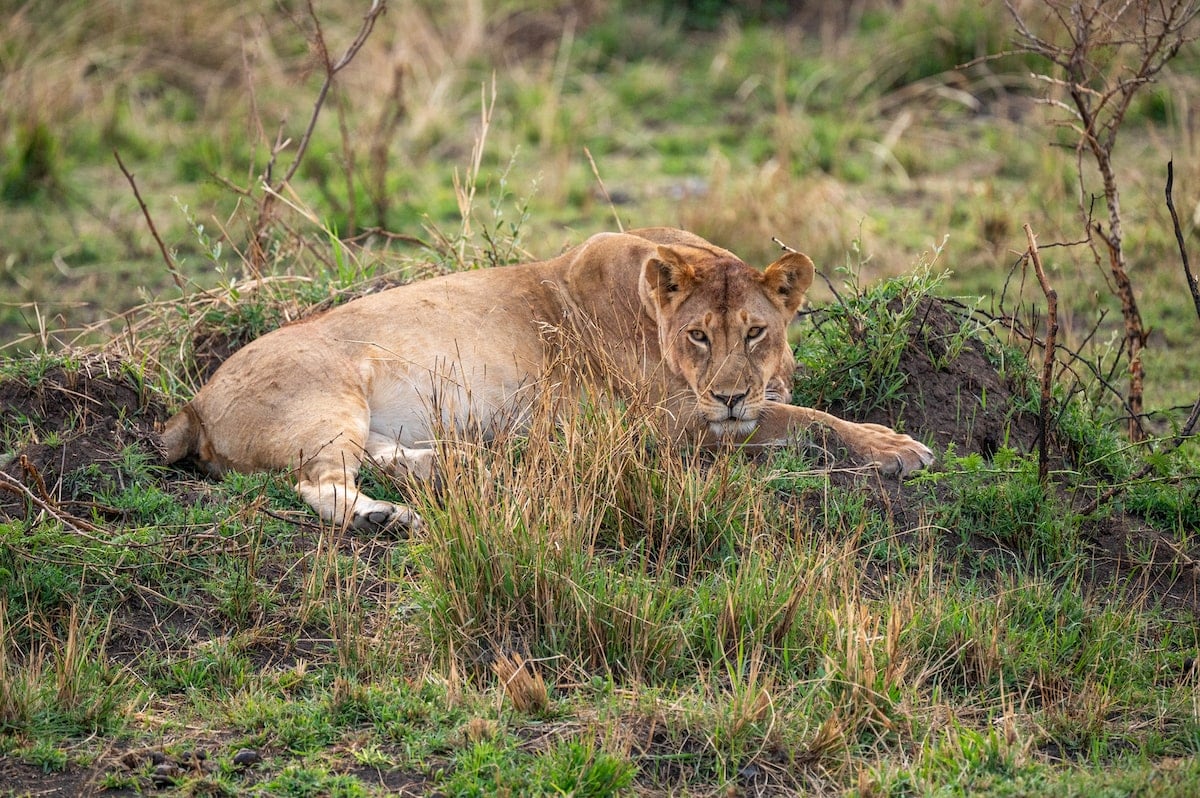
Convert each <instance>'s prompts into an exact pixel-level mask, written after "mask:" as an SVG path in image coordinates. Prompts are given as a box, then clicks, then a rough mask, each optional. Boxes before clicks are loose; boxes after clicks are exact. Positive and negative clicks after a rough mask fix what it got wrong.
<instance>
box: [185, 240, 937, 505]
mask: <svg viewBox="0 0 1200 798" xmlns="http://www.w3.org/2000/svg"><path fill="white" fill-rule="evenodd" d="M812 280H813V264H812V261H811V260H809V259H808V257H807V256H805V255H801V254H799V253H788V254H785V255H784V256H783V257H781V258H780V259H779V260H777V261H775V262H774V263H772V264H771V265H770V266H768V267H767V268H766V269H765V270H764V271H762V272H758V271H756V270H754V269H751V268H750V267H749V266H747V265H746V264H745V263H743V262H742V261H740V260H739V259H738V258H737V257H736V256H734V255H733V254H732V253H730V252H728V251H726V250H724V249H721V248H720V247H716V246H714V245H712V244H710V243H709V242H707V241H705V240H704V239H702V238H700V237H699V236H696V235H693V234H691V233H687V232H684V231H682V230H673V229H669V228H652V229H645V230H635V231H633V232H630V233H620V234H617V233H601V234H599V235H595V236H592V237H591V238H589V239H588V240H587V241H585V242H584V243H583V244H581V245H579V246H577V247H575V248H573V249H570V250H568V251H566V252H564V253H563V254H562V255H559V256H558V257H556V258H552V259H550V260H546V261H541V262H537V263H528V264H524V265H521V266H510V267H504V268H495V269H485V270H481V271H471V272H462V273H458V274H451V275H447V276H444V277H437V278H434V279H430V280H425V281H421V282H417V283H413V284H411V285H406V286H402V287H398V288H393V289H390V290H387V291H382V292H380V293H377V294H372V295H368V296H364V297H361V298H359V299H355V300H353V301H351V302H348V303H346V304H345V305H342V306H340V307H337V308H334V309H332V310H329V311H327V312H325V313H322V314H320V315H317V316H314V317H313V318H310V319H306V320H304V321H300V322H298V323H295V324H291V325H288V326H285V327H282V328H280V329H278V330H275V331H274V332H271V333H269V334H267V335H264V336H263V337H261V338H259V339H258V340H256V341H254V342H252V343H250V344H248V345H246V346H245V347H244V348H242V349H241V350H239V351H238V352H236V353H235V354H234V355H232V356H231V357H230V358H229V359H228V360H227V361H226V362H225V363H224V364H223V365H222V366H221V368H220V369H218V370H217V372H216V374H214V375H213V377H212V379H211V380H210V381H209V382H208V383H207V384H206V385H205V386H204V387H203V388H202V389H201V390H200V391H199V392H198V393H197V394H196V397H195V398H194V399H193V400H192V401H191V402H190V403H188V405H187V406H185V407H184V408H183V410H182V411H181V412H179V413H178V414H177V415H175V416H174V417H172V418H171V419H170V421H168V422H167V425H166V428H165V430H164V432H163V444H164V446H165V449H166V460H167V462H175V461H177V460H180V459H182V458H184V457H186V456H188V455H195V456H196V457H197V458H198V459H199V461H200V463H201V464H202V465H203V466H204V467H205V468H206V469H207V470H208V471H209V472H210V473H212V474H215V475H219V474H220V473H222V472H224V471H226V470H230V469H232V470H235V471H257V470H265V469H280V468H289V467H290V468H295V469H296V473H297V474H298V476H299V482H298V484H297V486H296V488H297V490H298V491H299V493H300V495H301V496H303V497H304V499H305V501H307V502H308V503H309V504H310V505H312V507H313V508H314V509H315V510H316V511H317V513H319V514H320V516H321V518H322V519H324V520H326V521H332V522H334V523H337V524H345V525H348V526H350V527H353V528H367V527H383V526H389V525H398V526H403V527H413V526H415V525H417V524H419V523H420V519H419V518H418V516H417V514H416V513H415V512H413V511H412V510H411V509H410V508H408V507H404V506H402V505H396V504H393V503H391V502H386V501H379V500H376V499H372V498H370V497H369V496H366V495H365V494H363V493H361V492H359V491H358V490H357V488H356V486H355V480H356V477H357V474H358V471H359V467H360V466H361V465H362V464H363V463H364V461H367V460H370V461H373V462H375V463H376V464H378V465H379V466H380V467H382V468H384V469H387V470H389V471H391V472H393V473H398V474H409V475H415V476H417V477H429V476H430V475H431V474H432V472H433V471H434V465H435V464H434V451H433V449H432V448H431V444H432V441H433V440H434V438H435V436H436V434H437V432H438V430H445V429H447V428H450V429H454V430H458V431H469V432H473V433H478V434H480V435H481V436H482V437H483V438H485V439H486V438H488V437H490V436H493V435H495V434H497V433H498V432H499V431H500V430H501V429H502V428H506V427H508V428H511V427H517V428H520V426H521V424H522V423H523V422H524V421H527V420H528V418H529V413H530V411H531V408H532V407H533V406H534V403H535V401H536V400H537V399H538V398H539V397H538V396H537V394H536V392H537V391H544V390H551V391H556V392H562V393H564V394H565V395H566V396H567V398H570V396H571V395H574V396H575V399H576V401H577V400H578V398H579V397H580V396H581V395H582V393H583V392H584V391H586V390H587V389H588V387H591V386H590V383H589V384H588V385H585V384H584V380H582V379H581V378H580V377H579V376H578V375H580V374H586V373H591V374H593V375H599V376H600V378H601V379H602V381H603V389H604V390H605V391H607V392H609V393H611V394H613V395H614V396H615V397H617V398H618V399H624V400H632V399H634V398H635V397H636V398H638V399H639V400H645V399H646V398H647V397H648V398H649V400H650V401H652V402H654V403H655V407H656V408H658V409H657V410H656V413H657V415H658V416H660V417H661V421H662V425H661V426H662V428H663V430H664V431H665V432H666V433H667V434H668V435H670V436H673V437H674V438H676V439H690V440H691V441H693V442H695V443H698V444H700V445H713V444H721V443H732V444H757V445H764V444H766V445H782V444H786V443H788V442H789V441H793V440H795V439H796V438H797V437H798V436H803V435H811V434H812V433H813V432H815V431H817V430H821V431H822V432H824V433H831V434H832V435H833V436H834V437H835V438H836V439H840V441H841V442H842V443H843V444H844V445H845V446H846V447H847V448H848V449H849V450H850V451H851V452H852V453H853V454H854V455H855V456H856V457H858V458H861V459H862V460H864V461H866V462H868V463H871V464H874V465H875V466H877V467H878V468H879V469H880V470H882V471H884V472H888V473H894V472H899V473H901V474H904V473H907V472H909V471H912V470H915V469H919V468H921V467H922V466H925V465H928V464H929V463H931V462H932V461H933V453H932V452H931V451H930V450H929V449H928V448H927V447H926V446H925V445H923V444H921V443H920V442H918V441H915V440H913V439H912V438H910V437H909V436H907V435H902V434H899V433H896V432H894V431H892V430H890V429H888V428H887V427H883V426H879V425H877V424H855V423H851V422H849V421H844V420H842V419H840V418H836V417H835V416H831V415H829V414H828V413H823V412H820V411H817V410H812V409H810V408H806V407H795V406H793V405H790V404H787V401H788V399H789V398H790V391H789V389H788V386H789V385H790V383H791V378H792V372H793V369H794V367H795V362H794V359H793V356H792V353H791V350H790V348H789V346H788V343H787V340H786V337H785V333H786V328H787V325H788V322H789V321H791V319H792V318H793V316H794V315H795V313H796V310H797V308H799V307H800V304H801V302H802V301H803V299H804V292H805V291H806V290H808V287H809V286H810V285H811V283H812ZM563 331H567V332H569V333H570V334H568V335H562V334H560V333H562V332H563ZM565 340H566V341H575V342H577V343H576V345H575V347H574V348H577V349H580V350H581V351H580V352H579V353H577V356H573V357H564V356H563V341H565Z"/></svg>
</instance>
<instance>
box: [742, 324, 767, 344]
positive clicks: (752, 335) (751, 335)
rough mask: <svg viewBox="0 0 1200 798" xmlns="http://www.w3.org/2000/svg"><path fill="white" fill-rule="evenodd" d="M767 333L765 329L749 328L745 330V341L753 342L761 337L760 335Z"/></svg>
mask: <svg viewBox="0 0 1200 798" xmlns="http://www.w3.org/2000/svg"><path fill="white" fill-rule="evenodd" d="M766 331H767V328H766V327H751V328H750V329H749V330H746V340H747V341H754V340H757V339H759V338H761V337H762V334H763V333H765V332H766Z"/></svg>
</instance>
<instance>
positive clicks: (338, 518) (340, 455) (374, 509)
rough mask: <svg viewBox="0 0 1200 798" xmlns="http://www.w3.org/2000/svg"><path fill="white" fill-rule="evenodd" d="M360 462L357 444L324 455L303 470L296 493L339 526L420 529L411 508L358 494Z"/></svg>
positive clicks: (419, 521) (322, 516) (328, 451)
mask: <svg viewBox="0 0 1200 798" xmlns="http://www.w3.org/2000/svg"><path fill="white" fill-rule="evenodd" d="M361 458H362V447H361V446H356V445H355V444H354V443H348V444H346V445H343V446H339V447H336V448H333V449H332V450H329V449H327V450H324V451H322V452H321V454H320V455H319V456H318V457H317V458H314V459H311V460H308V461H307V462H305V463H304V464H303V465H302V466H301V468H300V480H299V482H298V483H297V485H296V490H297V492H298V493H299V494H300V496H301V497H302V498H303V499H304V500H305V501H306V502H308V503H309V505H311V506H312V508H313V509H314V510H316V511H317V514H318V515H320V516H321V518H322V519H323V520H325V521H330V522H332V523H334V524H338V525H340V526H344V527H349V528H350V529H361V530H374V529H384V528H396V529H402V530H410V531H411V530H415V529H418V528H419V527H420V526H421V518H420V516H419V515H417V513H416V512H415V511H414V510H412V509H411V508H409V507H405V506H404V505H400V504H394V503H392V502H388V501H382V500H379V499H373V498H371V497H370V496H368V495H367V494H365V493H363V492H362V491H360V490H358V488H357V486H356V484H355V482H356V479H357V477H358V470H359V466H360V464H361Z"/></svg>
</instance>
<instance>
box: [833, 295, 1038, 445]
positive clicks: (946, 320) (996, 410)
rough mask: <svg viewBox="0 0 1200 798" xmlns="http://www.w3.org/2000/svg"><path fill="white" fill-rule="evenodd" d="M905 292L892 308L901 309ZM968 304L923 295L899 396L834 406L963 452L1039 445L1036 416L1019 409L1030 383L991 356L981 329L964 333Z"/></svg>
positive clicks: (903, 362)
mask: <svg viewBox="0 0 1200 798" xmlns="http://www.w3.org/2000/svg"><path fill="white" fill-rule="evenodd" d="M899 302H900V300H893V301H892V303H891V304H890V305H889V306H888V310H890V311H892V312H898V311H899V310H900V308H899ZM964 321H966V319H965V318H964V316H963V312H962V311H959V310H958V309H956V308H955V307H954V306H953V305H951V304H949V303H947V302H946V301H945V300H942V299H938V298H936V297H922V298H921V299H920V300H919V301H918V302H917V306H916V312H915V313H914V314H913V321H912V323H911V324H910V325H909V328H908V342H907V344H906V345H905V347H904V350H903V352H902V353H901V355H900V363H899V370H900V371H901V372H902V373H903V374H904V375H905V377H906V382H905V389H904V397H903V399H902V400H901V401H899V402H896V403H893V404H889V405H887V406H885V407H881V408H876V409H874V410H871V411H868V412H867V413H866V414H863V413H861V412H857V411H855V410H853V409H848V408H845V407H838V406H834V407H831V408H830V412H832V413H834V414H835V415H845V416H846V417H848V418H853V419H854V420H855V421H870V422H874V423H876V424H885V425H887V426H889V427H897V426H899V427H900V428H902V429H903V430H904V431H905V432H908V433H909V434H911V435H913V436H914V437H917V438H920V439H921V440H924V441H926V442H929V441H932V442H933V446H934V449H935V450H936V451H937V452H938V453H939V454H940V453H942V452H944V451H945V450H946V447H948V446H949V445H950V444H954V449H955V451H956V452H957V453H958V454H960V455H963V454H971V453H976V452H977V453H980V454H982V455H984V456H985V457H991V456H992V455H993V454H995V453H996V450H997V449H999V448H1000V447H1001V446H1008V447H1010V448H1012V449H1016V450H1017V451H1022V452H1030V451H1033V450H1034V449H1036V448H1037V440H1038V419H1037V417H1036V415H1034V414H1033V413H1029V412H1026V411H1025V410H1023V409H1021V408H1022V406H1023V405H1025V404H1026V401H1025V400H1026V396H1025V387H1024V385H1022V384H1021V383H1020V382H1019V381H1018V380H1017V379H1016V378H1014V377H1012V376H1010V375H1005V374H1003V373H1001V371H1000V370H999V369H997V367H996V366H994V365H993V364H992V360H991V358H990V355H989V352H988V350H987V347H986V346H985V344H984V342H983V341H982V340H980V338H979V337H978V336H976V335H973V334H972V335H964V333H963V330H964V326H963V325H964Z"/></svg>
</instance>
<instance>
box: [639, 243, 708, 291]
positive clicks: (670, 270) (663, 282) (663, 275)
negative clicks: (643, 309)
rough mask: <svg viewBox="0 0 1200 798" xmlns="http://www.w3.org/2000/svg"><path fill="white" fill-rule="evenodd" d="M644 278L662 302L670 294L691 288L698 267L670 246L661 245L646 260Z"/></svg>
mask: <svg viewBox="0 0 1200 798" xmlns="http://www.w3.org/2000/svg"><path fill="white" fill-rule="evenodd" d="M642 279H643V280H644V281H645V283H646V285H647V286H648V287H649V288H650V290H651V292H653V294H654V296H655V297H656V299H658V301H660V302H661V301H662V300H663V299H665V298H666V296H667V295H668V294H673V293H675V292H677V291H684V290H686V289H688V288H690V287H691V285H692V284H693V283H694V282H695V281H696V269H695V267H694V266H692V264H690V263H688V262H687V260H685V259H684V258H683V256H682V255H680V254H679V253H678V252H676V251H675V250H673V249H671V248H670V247H659V248H658V251H657V252H656V253H655V254H654V255H653V256H652V257H650V258H649V259H647V260H646V265H645V266H644V267H643V268H642Z"/></svg>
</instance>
